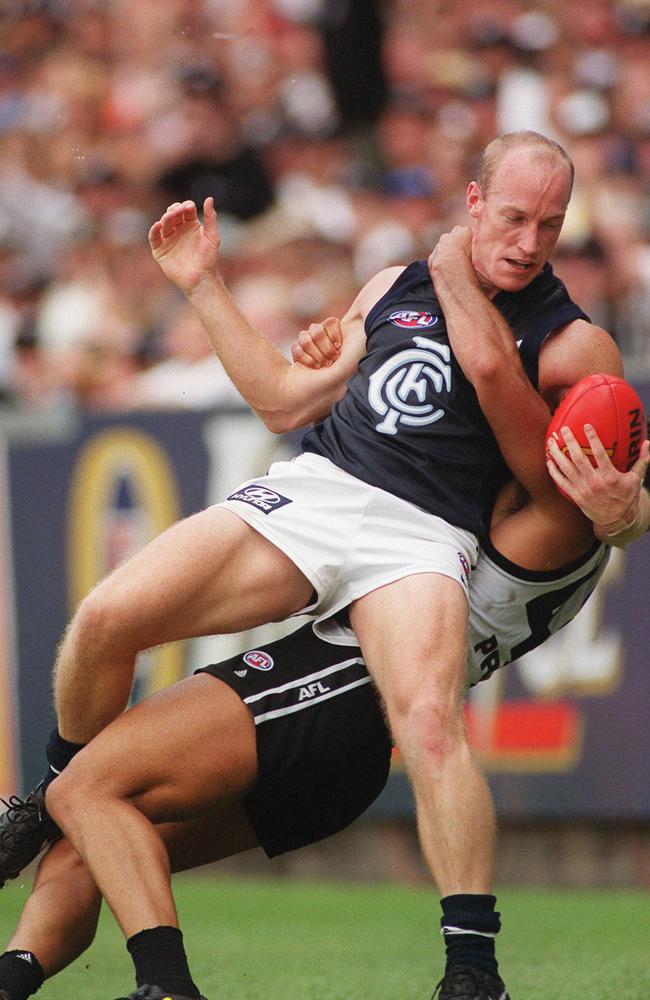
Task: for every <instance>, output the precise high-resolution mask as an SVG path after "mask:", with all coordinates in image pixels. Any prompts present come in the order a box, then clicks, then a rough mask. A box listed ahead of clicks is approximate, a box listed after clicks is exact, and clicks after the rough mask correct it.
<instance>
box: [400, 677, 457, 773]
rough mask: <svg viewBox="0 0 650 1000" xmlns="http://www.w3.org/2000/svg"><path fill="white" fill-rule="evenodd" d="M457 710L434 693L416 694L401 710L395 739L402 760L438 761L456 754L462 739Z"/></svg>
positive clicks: (441, 696)
mask: <svg viewBox="0 0 650 1000" xmlns="http://www.w3.org/2000/svg"><path fill="white" fill-rule="evenodd" d="M459 714H460V707H459V706H458V705H457V704H456V703H455V702H454V701H453V700H452V699H451V698H450V697H448V696H445V695H443V694H442V693H439V692H436V691H430V692H429V691H424V692H420V693H416V694H415V695H414V696H413V697H412V699H411V700H410V702H409V703H408V704H407V705H406V706H405V707H404V710H403V711H402V713H401V717H400V718H399V720H398V722H397V725H394V726H393V731H394V736H395V740H396V742H397V745H398V747H399V749H400V752H401V754H402V756H403V757H404V759H405V761H407V763H408V761H409V760H411V761H414V762H415V761H418V760H420V759H423V758H424V759H427V760H431V761H433V762H434V763H435V762H441V761H442V760H444V759H445V758H446V757H449V756H450V755H451V754H452V753H454V752H455V750H456V748H457V746H458V742H459V740H462V739H463V727H462V725H461V724H460V719H459Z"/></svg>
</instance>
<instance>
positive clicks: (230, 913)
mask: <svg viewBox="0 0 650 1000" xmlns="http://www.w3.org/2000/svg"><path fill="white" fill-rule="evenodd" d="M26 892H27V889H26V887H24V886H23V887H21V886H20V884H18V883H10V884H9V885H8V886H7V887H6V888H5V889H4V890H3V891H2V892H1V893H0V930H1V931H2V934H3V941H4V940H6V938H7V936H8V934H9V932H10V930H11V929H12V927H13V924H14V921H15V919H16V916H17V913H18V911H19V908H20V906H21V904H22V901H23V899H24V897H25V894H26ZM176 896H177V900H178V906H179V911H180V914H181V921H182V925H183V929H184V932H185V939H186V944H187V948H188V953H189V956H190V965H191V968H192V971H193V974H194V976H195V979H196V981H197V983H198V984H199V985H200V986H201V988H202V990H203V991H204V992H205V994H206V996H207V997H208V998H209V1000H427V998H428V997H430V996H431V993H432V991H433V986H434V985H435V983H436V982H437V980H438V978H439V975H440V970H441V968H442V953H443V952H442V939H441V938H440V936H439V935H438V933H437V927H438V906H437V900H436V897H435V894H434V892H433V891H432V890H431V891H428V890H426V889H410V888H404V887H399V886H387V885H378V886H372V885H367V884H364V885H350V884H338V883H337V884H331V883H329V884H322V883H305V882H293V881H281V880H273V881H270V880H269V881H263V880H259V879H252V878H243V879H233V878H221V877H216V876H214V875H212V874H208V875H204V876H196V875H195V876H192V877H189V876H184V877H181V878H179V879H178V880H177V881H176ZM499 905H500V909H501V912H502V919H503V924H504V929H503V932H502V934H501V937H500V940H499V956H500V961H501V969H502V972H503V974H504V977H505V978H506V980H507V983H508V986H509V989H510V991H511V994H512V997H513V1000H649V998H650V960H649V955H650V949H649V947H648V927H649V926H650V896H649V895H647V894H643V893H637V894H635V893H626V892H580V893H578V892H561V891H545V890H544V891H540V890H508V891H502V892H500V893H499ZM132 982H133V980H132V971H131V964H130V960H129V959H128V955H127V953H126V950H125V948H124V945H123V943H122V940H121V937H120V935H119V933H118V931H117V929H116V927H115V925H114V923H113V920H112V917H111V916H110V914H108V913H105V914H104V915H103V918H102V923H101V926H100V930H99V934H98V937H97V940H96V942H95V944H94V945H93V947H92V948H91V950H90V951H89V952H87V953H86V955H85V956H83V957H82V958H81V959H80V960H79V961H78V962H77V963H76V964H75V965H74V966H72V967H71V968H70V969H68V970H66V971H65V972H63V973H61V974H60V975H59V976H57V977H56V978H55V979H53V980H52V982H51V983H46V984H45V986H44V987H43V989H42V990H41V991H40V992H39V993H38V997H39V1000H41V998H42V1000H113V998H115V997H117V996H119V995H121V994H122V995H123V994H124V993H126V992H129V991H130V990H131V989H133V986H132Z"/></svg>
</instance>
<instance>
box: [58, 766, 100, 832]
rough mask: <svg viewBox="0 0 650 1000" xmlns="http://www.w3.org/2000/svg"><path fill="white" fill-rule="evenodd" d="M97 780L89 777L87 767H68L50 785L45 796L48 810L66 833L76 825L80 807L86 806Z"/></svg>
mask: <svg viewBox="0 0 650 1000" xmlns="http://www.w3.org/2000/svg"><path fill="white" fill-rule="evenodd" d="M93 785H95V787H96V785H97V783H96V782H94V781H92V780H90V779H87V778H86V776H85V769H84V768H78V767H74V766H73V764H69V765H68V767H67V768H66V769H65V770H64V771H62V772H61V774H60V775H59V776H58V777H57V778H56V779H55V780H54V781H53V782H52V783H51V784H50V785H49V787H48V789H47V793H46V796H45V804H46V806H47V811H48V813H49V814H50V816H51V817H52V819H53V820H54V822H55V823H56V824H57V826H59V827H60V828H61V829H62V830H63V832H64V833H66V834H67V833H68V832H69V830H70V829H71V828H72V827H73V826H74V825H75V817H76V813H77V811H78V809H80V808H81V809H83V808H84V803H87V801H88V795H89V793H90V792H91V791H92V788H93Z"/></svg>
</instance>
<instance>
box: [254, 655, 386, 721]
mask: <svg viewBox="0 0 650 1000" xmlns="http://www.w3.org/2000/svg"><path fill="white" fill-rule="evenodd" d="M359 666H361V667H364V666H365V663H364V660H363V657H361V656H354V657H351V658H349V659H347V660H342V661H341V663H335V664H333V665H330V666H329V667H325V668H324V669H323V670H317V671H315V672H314V673H311V674H307V675H306V676H304V677H299V678H298V679H297V680H292V681H288V682H287V683H286V684H280V685H278V686H277V687H273V688H267V689H266V691H260V692H258V693H257V694H252V695H249V696H248V698H244V703H245V704H247V705H253V703H255V702H259V701H261V700H262V699H272V698H273V696H274V695H282V694H285V693H286V692H287V691H295V690H296V689H299V688H304V687H309V686H310V685H314V684H318V683H319V682H320V681H322V680H324V679H325V678H327V677H331V676H332V675H334V674H340V673H342V672H344V671H346V670H349V669H350V668H351V667H359ZM371 680H372V678H371V677H370V675H369V674H364V676H363V677H360V678H359V677H357V679H356V680H354V681H351V682H350V683H348V684H345V683H343V684H342V685H339V686H338V687H334V689H333V690H330V689H329V688H328V689H327V690H325V691H321V692H319V693H316V691H314V692H313V694H312V695H311V696H310V697H306V698H305V699H304V700H303V701H298V702H295V701H292V702H291V704H284V705H282V707H280V708H275V709H269V711H267V712H264V711H263V712H262V713H261V714H259V715H254V720H255V725H256V726H257V725H259V723H260V722H267V721H268V720H270V719H278V718H280V717H281V716H283V715H291V714H292V713H293V712H299V711H301V709H303V708H309V707H310V706H311V705H317V704H318V703H319V702H322V701H326V700H327V699H328V698H334V697H335V696H336V695H338V694H343V693H344V692H346V691H351V690H352V689H353V688H356V687H360V686H361V685H363V684H370V683H371Z"/></svg>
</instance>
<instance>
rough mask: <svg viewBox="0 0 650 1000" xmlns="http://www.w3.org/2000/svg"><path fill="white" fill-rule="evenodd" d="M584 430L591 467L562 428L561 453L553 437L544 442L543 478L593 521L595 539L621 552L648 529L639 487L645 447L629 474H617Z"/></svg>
mask: <svg viewBox="0 0 650 1000" xmlns="http://www.w3.org/2000/svg"><path fill="white" fill-rule="evenodd" d="M584 430H585V434H586V437H587V440H588V441H589V446H590V449H591V454H592V456H593V461H594V462H595V463H596V464H595V466H594V465H592V463H591V461H590V460H589V459H588V458H587V456H586V455H585V453H584V451H583V449H582V448H581V447H580V445H579V444H578V442H577V441H576V438H575V436H574V434H573V433H572V431H571V429H570V428H569V427H563V428H562V437H563V439H564V443H565V445H566V451H564V450H562V449H561V448H560V447H559V446H558V443H557V441H556V440H555V439H554V438H550V439H549V441H548V445H547V446H548V458H547V466H548V471H549V475H550V476H551V478H552V479H553V480H554V482H555V483H556V484H557V486H558V487H560V489H562V490H564V492H565V493H566V494H567V495H568V496H570V497H571V499H572V500H573V501H574V503H575V504H577V506H578V507H579V508H580V510H581V511H582V512H583V514H585V516H586V517H588V518H589V520H590V521H592V522H593V526H594V534H595V535H596V537H597V538H599V539H600V541H602V542H606V543H607V544H608V545H615V546H617V547H619V548H622V547H624V546H626V545H629V544H630V542H634V541H636V540H637V539H638V538H640V537H641V536H642V535H643V534H644V533H645V532H646V531H648V530H649V529H650V493H648V491H647V489H645V488H644V486H643V483H644V480H645V478H646V474H647V471H648V466H649V465H650V443H649V442H648V441H644V442H643V444H642V446H641V452H640V455H639V458H638V460H637V461H636V462H635V464H634V465H633V467H632V468H631V469H630V471H629V472H619V470H618V469H617V468H616V467H615V466H614V464H613V463H612V461H611V459H610V457H609V455H608V454H607V451H606V449H605V447H604V445H603V444H602V442H601V440H600V438H599V437H598V434H597V433H596V431H595V430H594V428H593V427H592V426H591V425H590V424H585V427H584Z"/></svg>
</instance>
